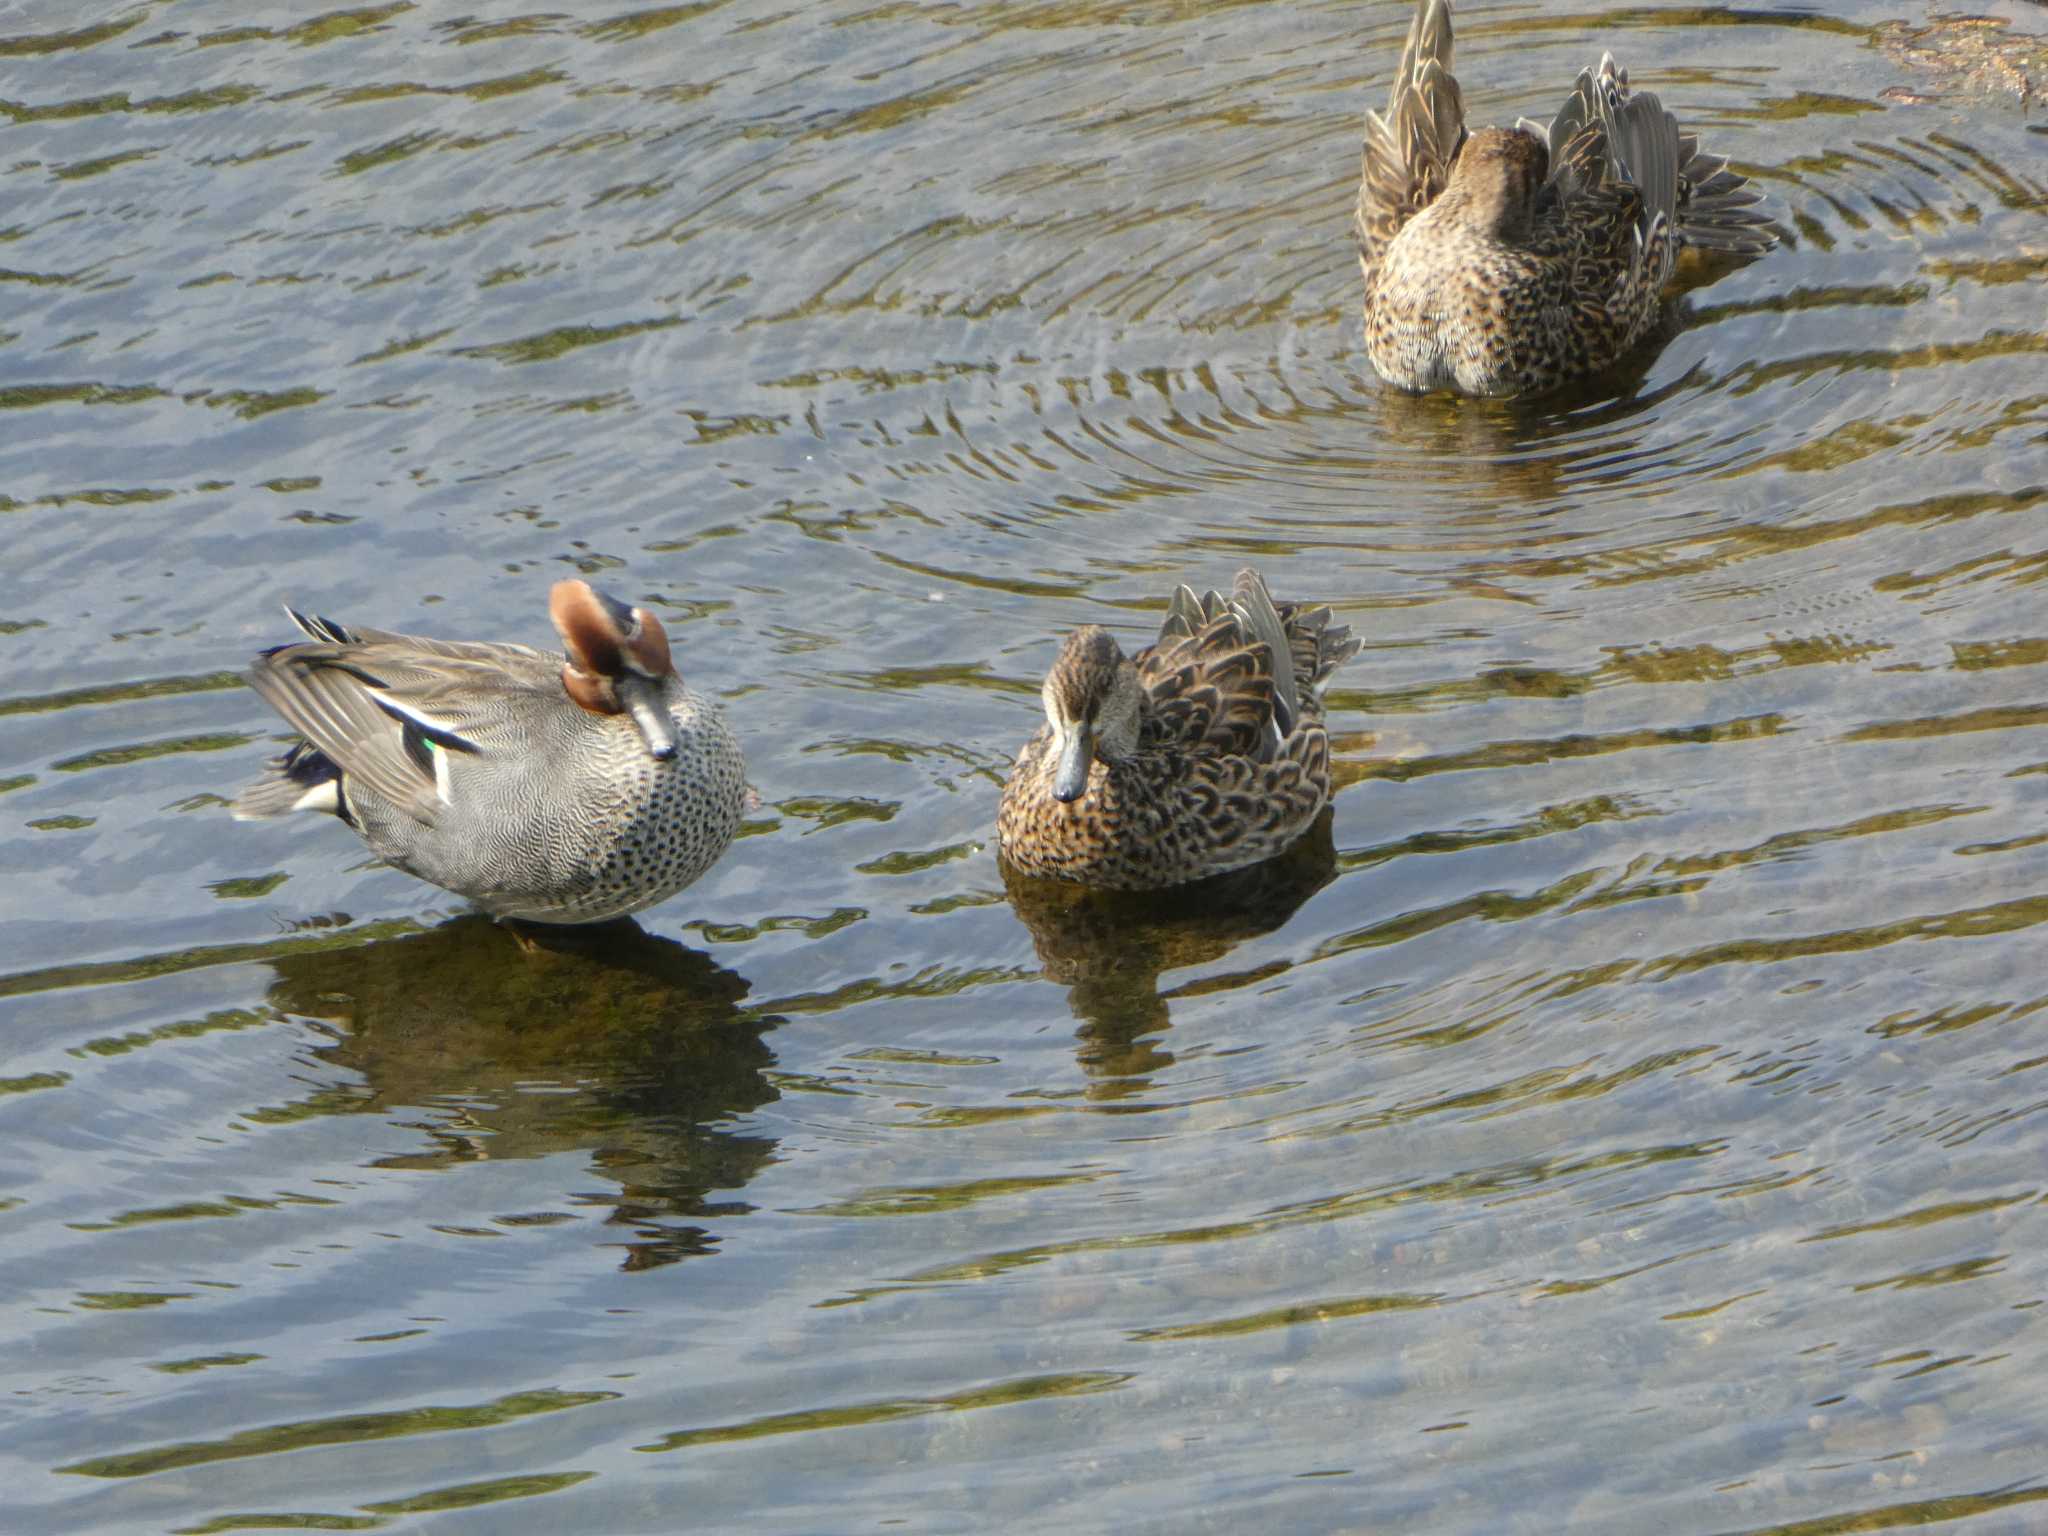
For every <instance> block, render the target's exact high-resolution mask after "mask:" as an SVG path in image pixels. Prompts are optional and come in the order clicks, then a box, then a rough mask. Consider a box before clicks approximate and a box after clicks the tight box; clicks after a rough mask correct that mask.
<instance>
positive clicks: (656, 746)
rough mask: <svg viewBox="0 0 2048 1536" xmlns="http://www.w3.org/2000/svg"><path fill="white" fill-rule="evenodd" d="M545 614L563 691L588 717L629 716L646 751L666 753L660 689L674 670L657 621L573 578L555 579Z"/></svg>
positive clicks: (671, 749) (669, 743)
mask: <svg viewBox="0 0 2048 1536" xmlns="http://www.w3.org/2000/svg"><path fill="white" fill-rule="evenodd" d="M548 616H549V617H550V618H552V619H553V620H554V621H555V629H556V631H557V632H558V633H559V634H560V635H561V637H562V649H563V650H564V651H565V652H566V653H567V655H568V660H567V662H566V663H564V665H563V667H562V690H563V692H565V693H567V694H568V695H569V697H570V698H571V699H572V700H573V701H575V703H577V704H578V705H580V706H581V707H583V708H584V709H587V710H589V711H590V712H591V713H592V714H594V715H620V714H629V715H631V716H632V717H633V724H634V725H635V726H637V727H638V728H639V731H640V736H641V739H642V740H643V741H645V742H646V744H647V750H648V751H649V752H650V753H652V754H653V755H654V756H655V757H657V758H669V757H673V756H674V755H675V750H676V734H675V726H674V724H673V723H672V722H671V720H670V719H669V711H668V701H667V697H666V695H667V692H668V686H669V683H670V680H671V679H674V678H675V676H676V668H675V661H674V659H673V658H672V657H671V656H670V654H669V648H668V633H667V631H666V630H664V629H663V628H662V627H661V620H659V619H657V618H656V617H655V616H654V615H653V614H652V613H650V612H648V611H647V610H646V609H645V608H629V607H627V606H626V605H625V604H624V603H622V602H620V601H618V599H616V598H614V597H609V596H607V595H606V594H605V593H602V592H600V591H598V590H597V588H595V587H593V586H591V585H590V583H589V582H587V581H573V580H571V581H558V582H556V583H555V585H554V590H553V591H551V592H550V593H549V594H548Z"/></svg>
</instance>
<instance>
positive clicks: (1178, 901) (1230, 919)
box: [1002, 808, 1337, 1099]
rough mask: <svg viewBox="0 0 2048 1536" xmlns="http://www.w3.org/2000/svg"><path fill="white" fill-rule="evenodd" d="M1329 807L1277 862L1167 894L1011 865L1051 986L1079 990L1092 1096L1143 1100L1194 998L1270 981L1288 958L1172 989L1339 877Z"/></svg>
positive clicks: (1071, 1003)
mask: <svg viewBox="0 0 2048 1536" xmlns="http://www.w3.org/2000/svg"><path fill="white" fill-rule="evenodd" d="M1330 820H1331V817H1330V812H1329V810H1328V809H1327V808H1325V809H1324V811H1323V812H1322V814H1321V815H1319V816H1318V817H1317V818H1316V819H1315V821H1314V822H1312V823H1311V824H1310V826H1309V829H1308V831H1306V832H1305V833H1303V834H1302V836H1301V838H1300V839H1299V840H1298V841H1297V842H1296V843H1294V844H1293V846H1291V847H1290V848H1288V849H1287V851H1286V852H1284V853H1282V854H1281V855H1279V856H1278V857H1277V858H1272V859H1268V860H1266V861H1265V862H1264V863H1262V864H1254V865H1252V866H1251V867H1250V868H1249V869H1239V870H1233V871H1231V872H1230V873H1229V874H1225V875H1216V876H1213V877H1211V878H1210V879H1207V880H1201V881H1197V882H1195V883H1194V884H1191V885H1181V886H1175V887H1173V888H1171V889H1169V890H1164V891H1112V890H1102V889H1098V888H1095V887H1091V886H1083V885H1076V884H1073V883H1071V882H1069V881H1064V880H1047V879H1041V878H1038V877H1035V876H1032V875H1027V874H1024V873H1023V872H1021V871H1020V870H1018V869H1016V868H1015V867H1014V866H1013V865H1011V864H1010V863H1009V862H1008V861H1003V863H1002V871H1003V885H1004V888H1005V890H1006V892H1007V893H1008V895H1009V898H1010V905H1011V906H1012V907H1013V908H1014V909H1015V911H1016V913H1017V916H1018V917H1019V918H1021V919H1022V920H1023V922H1024V926H1025V927H1027V928H1029V929H1030V930H1031V942H1032V947H1033V948H1034V949H1035V950H1036V951H1037V952H1038V961H1039V964H1040V965H1041V966H1043V967H1044V969H1045V978H1046V980H1048V981H1053V982H1058V983H1060V984H1062V985H1064V986H1065V987H1066V988H1067V989H1068V992H1067V1006H1068V1007H1069V1008H1071V1009H1072V1010H1073V1014H1074V1017H1075V1018H1076V1019H1077V1020H1079V1021H1080V1024H1081V1028H1080V1029H1079V1030H1078V1031H1077V1032H1076V1036H1075V1038H1076V1039H1077V1040H1078V1041H1079V1046H1078V1048H1077V1050H1076V1053H1075V1054H1076V1059H1077V1060H1078V1061H1079V1062H1080V1064H1081V1067H1082V1069H1083V1070H1084V1071H1086V1072H1087V1073H1088V1074H1089V1075H1090V1077H1092V1078H1094V1079H1095V1083H1094V1085H1093V1087H1092V1088H1091V1091H1090V1095H1089V1096H1090V1097H1091V1098H1097V1099H1114V1098H1123V1097H1127V1096H1130V1095H1134V1094H1139V1093H1143V1092H1144V1091H1145V1090H1146V1088H1147V1087H1148V1086H1149V1084H1148V1080H1147V1074H1150V1073H1153V1072H1158V1071H1162V1070H1164V1069H1165V1068H1167V1067H1170V1066H1172V1065H1173V1061H1174V1057H1173V1053H1172V1052H1171V1051H1169V1050H1166V1049H1165V1048H1164V1047H1163V1046H1162V1045H1161V1044H1160V1042H1159V1039H1158V1037H1159V1036H1160V1035H1162V1034H1163V1033H1164V1032H1165V1031H1166V1029H1167V1027H1168V1026H1169V1025H1170V1024H1171V1022H1172V1020H1171V1018H1170V1016H1169V1011H1168V1005H1169V1004H1170V1003H1172V1002H1173V1001H1174V1000H1176V999H1178V998H1182V997H1193V996H1198V995H1203V994H1208V993H1215V992H1223V991H1230V990H1233V989H1236V988H1242V987H1246V986H1250V985H1256V984H1257V983H1259V982H1261V981H1263V980H1265V979H1266V978H1267V977H1268V976H1271V975H1274V974H1277V972H1278V971H1280V970H1284V969H1285V968H1286V963H1285V962H1284V961H1280V962H1269V963H1268V964H1265V965H1261V966H1259V967H1256V968H1254V969H1250V970H1245V971H1238V972H1232V973H1228V974H1224V975H1216V974H1210V975H1205V976H1202V977H1199V978H1196V979H1193V980H1190V981H1189V982H1188V983H1187V984H1186V985H1184V986H1180V987H1174V988H1169V989H1168V990H1166V991H1164V992H1162V991H1161V990H1160V987H1159V978H1160V976H1161V975H1162V974H1163V973H1165V972H1167V971H1170V970H1179V969H1182V968H1185V967H1188V966H1197V965H1210V964H1212V963H1213V962H1215V961H1217V960H1220V959H1222V958H1223V957H1224V956H1225V955H1227V954H1229V953H1230V951H1231V950H1233V949H1235V948H1236V947H1237V946H1238V945H1239V944H1241V943H1243V942H1244V941H1245V940H1246V939H1253V938H1257V937H1259V936H1260V935H1261V934H1266V933H1271V932H1273V931H1274V930H1275V929H1277V928H1279V927H1280V926H1281V925H1282V924H1283V923H1285V922H1286V921H1287V920H1288V919H1289V918H1291V917H1292V916H1293V915H1294V913H1295V911H1296V909H1297V908H1299V907H1300V906H1301V905H1302V903H1303V902H1305V901H1307V900H1308V899H1309V897H1311V896H1313V895H1314V894H1315V893H1316V892H1317V891H1319V890H1321V889H1322V888H1323V887H1324V886H1326V885H1328V884H1329V883H1330V881H1331V880H1333V879H1335V878H1336V874H1337V853H1336V849H1335V847H1334V845H1333V844H1332V842H1331V839H1330Z"/></svg>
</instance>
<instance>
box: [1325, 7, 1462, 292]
mask: <svg viewBox="0 0 2048 1536" xmlns="http://www.w3.org/2000/svg"><path fill="white" fill-rule="evenodd" d="M1452 46H1453V38H1452V36H1451V6H1450V0H1418V3H1417V4H1416V7H1415V16H1414V19H1413V20H1412V21H1410V22H1409V24H1408V41H1407V42H1406V44H1405V45H1403V47H1402V49H1401V62H1400V64H1399V65H1398V66H1397V67H1396V69H1395V71H1394V86H1393V90H1392V91H1391V92H1390V93H1389V95H1388V98H1387V110H1386V115H1385V116H1382V115H1381V114H1379V113H1377V112H1373V111H1368V112H1367V113H1366V114H1365V152H1364V157H1363V161H1362V164H1361V167H1360V173H1359V186H1358V207H1357V209H1356V211H1355V213H1354V214H1353V218H1352V226H1353V230H1354V232H1355V234H1356V235H1357V237H1358V259H1359V261H1360V262H1362V263H1363V264H1364V266H1365V269H1366V273H1367V277H1368V280H1369V279H1370V276H1371V273H1372V270H1373V268H1374V267H1375V266H1376V265H1377V264H1378V262H1379V259H1380V255H1381V253H1382V252H1384V251H1385V250H1386V248H1387V246H1388V244H1389V243H1390V242H1391V241H1392V240H1393V238H1394V236H1395V235H1397V234H1399V233H1400V231H1401V226H1402V225H1404V224H1406V223H1407V222H1408V221H1409V220H1410V219H1412V218H1413V217H1415V215H1416V214H1417V213H1419V212H1420V211H1421V210H1422V209H1424V208H1426V207H1428V206H1429V204H1430V202H1431V201H1432V200H1433V199H1434V198H1435V197H1436V195H1437V194H1438V193H1439V192H1441V191H1442V190H1443V188H1444V182H1445V180H1446V178H1448V177H1449V175H1450V169H1451V161H1452V160H1454V159H1455V158H1456V157H1457V153H1458V150H1459V148H1460V146H1462V145H1463V144H1464V142H1465V98H1464V95H1463V93H1462V92H1460V91H1459V89H1458V77H1457V76H1456V75H1454V74H1452V73H1451V50H1452Z"/></svg>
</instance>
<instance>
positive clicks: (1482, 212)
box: [1443, 128, 1550, 240]
mask: <svg viewBox="0 0 2048 1536" xmlns="http://www.w3.org/2000/svg"><path fill="white" fill-rule="evenodd" d="M1549 174H1550V146H1549V145H1547V144H1545V143H1544V142H1543V141H1542V140H1541V139H1539V138H1537V137H1536V136H1535V135H1534V134H1532V133H1524V132H1523V131H1522V130H1521V129H1519V128H1481V129H1480V130H1479V131H1478V132H1477V133H1475V134H1473V135H1472V136H1471V137H1470V138H1468V139H1467V140H1465V145H1464V148H1462V149H1460V150H1459V151H1458V158H1457V159H1456V160H1455V161H1453V162H1452V163H1451V174H1450V178H1449V180H1448V181H1447V182H1446V183H1445V184H1444V190H1443V197H1444V198H1445V199H1446V200H1447V201H1449V202H1450V203H1451V205H1452V206H1455V207H1458V208H1459V209H1460V210H1461V212H1462V214H1463V217H1464V218H1465V219H1466V220H1468V221H1469V222H1470V224H1471V225H1472V226H1473V227H1474V228H1477V229H1480V230H1483V231H1484V232H1485V233H1487V234H1489V235H1492V236H1494V237H1495V238H1496V239H1500V240H1516V239H1520V238H1522V237H1524V236H1526V235H1527V234H1528V233H1529V222H1530V219H1531V218H1532V217H1533V216H1534V214H1535V211H1536V198H1537V194H1538V193H1539V192H1541V190H1542V188H1543V178H1544V177H1545V176H1547V175H1549Z"/></svg>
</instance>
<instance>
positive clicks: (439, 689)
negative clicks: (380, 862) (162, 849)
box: [232, 581, 747, 923]
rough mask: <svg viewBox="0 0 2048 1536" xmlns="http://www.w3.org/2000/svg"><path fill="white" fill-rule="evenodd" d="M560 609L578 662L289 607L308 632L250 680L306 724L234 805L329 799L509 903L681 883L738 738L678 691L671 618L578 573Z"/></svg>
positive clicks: (588, 897) (584, 901)
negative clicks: (616, 596)
mask: <svg viewBox="0 0 2048 1536" xmlns="http://www.w3.org/2000/svg"><path fill="white" fill-rule="evenodd" d="M548 610H549V613H550V615H551V617H552V618H553V619H554V621H555V628H556V629H557V630H558V631H559V632H560V633H561V636H562V644H563V648H564V650H565V652H566V661H565V660H564V659H563V658H562V657H556V656H550V655H547V654H546V653H544V652H541V651H537V650H534V649H533V648H532V647H530V646H524V645H499V644H485V643H479V642H472V641H456V640H424V639H420V638H418V637H416V636H413V635H398V634H391V633H389V632H387V631H385V630H379V629H362V628H355V627H348V626H343V625H340V624H337V623H335V622H333V621H332V620H330V619H320V618H313V617H310V616H308V615H305V614H301V613H294V612H292V610H291V609H286V610H285V611H286V612H287V613H288V614H290V615H291V619H292V622H293V623H294V624H296V625H298V627H299V628H300V629H301V630H303V631H304V632H305V633H306V635H307V636H308V637H309V639H308V640H307V641H306V642H304V643H301V644H297V645H283V646H279V647H277V648H276V649H275V650H269V651H265V652H264V653H263V654H262V655H261V656H259V657H257V658H256V665H255V667H254V668H253V670H252V671H251V672H250V675H249V680H250V682H251V683H252V684H253V685H254V687H255V689H256V691H257V692H258V693H260V694H262V695H263V697H264V699H265V700H266V701H267V702H268V703H269V704H270V705H271V707H272V708H274V709H275V710H276V711H277V712H278V713H279V714H281V715H283V716H284V718H285V720H286V722H287V723H288V724H290V726H291V727H292V729H293V730H295V731H298V732H299V733H300V734H301V735H302V736H303V737H304V738H305V739H304V740H303V741H301V742H299V743H297V744H296V745H295V746H293V747H292V749H291V750H290V751H289V752H287V753H285V755H284V756H283V757H280V758H278V759H276V760H275V761H274V762H273V763H272V764H271V765H270V771H269V772H268V773H267V774H266V775H265V776H264V777H263V778H262V779H260V780H258V781H257V782H256V783H254V784H252V785H250V786H249V787H248V788H247V789H245V790H244V791H243V792H242V794H241V795H240V797H238V798H237V799H236V800H235V802H234V805H233V807H232V809H233V811H234V814H235V816H236V818H237V819H239V820H245V821H246V820H256V819H261V818H265V817H271V816H282V815H285V814H286V813H288V812H291V811H321V812H325V813H326V814H328V815H330V816H334V817H336V818H338V819H339V820H340V821H342V822H344V823H345V824H346V825H348V826H349V827H351V828H353V829H354V830H355V832H356V834H357V835H358V836H360V837H361V838H362V840H363V841H364V842H365V843H368V844H369V845H370V849H371V851H372V852H374V853H376V854H377V855H378V856H379V857H380V858H382V859H384V860H385V862H387V863H389V864H394V865H396V866H397V867H398V868H400V869H402V870H405V871H406V872H407V873H408V874H413V875H417V876H419V878H420V879H422V880H426V881H430V882H431V883H433V884H435V885H438V886H440V887H441V888H442V889H443V890H448V891H453V892H454V893H455V894H456V895H458V896H465V897H467V898H469V899H470V900H471V901H473V902H475V903H476V904H477V905H478V906H479V907H482V908H483V909H484V910H485V911H486V912H490V913H493V914H494V915H496V916H499V917H512V918H524V919H526V920H528V921H530V922H537V923H595V922H602V921H604V920H605V919H607V918H613V917H622V916H624V915H625V914H626V913H629V912H637V911H639V910H640V909H641V908H643V907H648V906H652V905H653V904H654V903H655V902H657V901H661V900H663V899H665V898H666V897H669V896H672V895H674V894H675V893H676V892H677V891H679V890H681V889H682V888H683V887H684V886H686V885H688V884H689V883H690V882H691V881H692V880H695V879H696V878H697V877H698V876H699V875H701V874H703V873H704V871H705V870H707V869H709V868H710V867H711V865H712V863H713V862H714V861H715V860H716V859H717V858H718V856H719V855H720V854H721V853H723V852H724V851H725V847H726V844H728V843H730V842H731V841H732V837H733V833H734V831H735V830H736V829H737V828H738V826H739V823H740V814H741V811H742V810H743V809H744V807H745V804H746V796H747V789H746V779H745V766H744V764H743V763H742V761H741V758H740V747H739V742H738V741H737V740H736V739H735V738H734V736H733V733H732V730H731V728H730V727H728V726H727V725H726V723H725V717H724V715H723V714H721V713H720V712H719V709H718V706H717V705H716V704H714V703H712V702H711V701H710V700H708V699H705V698H703V697H702V696H700V695H698V694H695V693H692V692H691V691H690V690H689V689H688V688H686V687H684V686H683V680H682V679H681V678H680V677H678V676H677V675H676V669H675V664H674V662H673V661H672V659H671V658H670V655H669V648H668V636H667V634H666V633H664V631H663V630H662V627H661V621H660V620H659V619H657V618H656V617H655V616H654V615H653V614H652V613H649V612H648V611H647V610H646V609H644V608H628V607H627V606H626V605H625V604H623V603H620V602H616V601H614V600H613V599H612V598H609V597H607V596H605V595H604V594H603V593H601V592H598V591H596V590H595V589H594V588H592V587H590V586H589V585H588V584H586V583H584V582H581V581H562V582H557V583H556V584H555V587H554V591H553V592H552V593H551V594H550V596H549V601H548Z"/></svg>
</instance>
